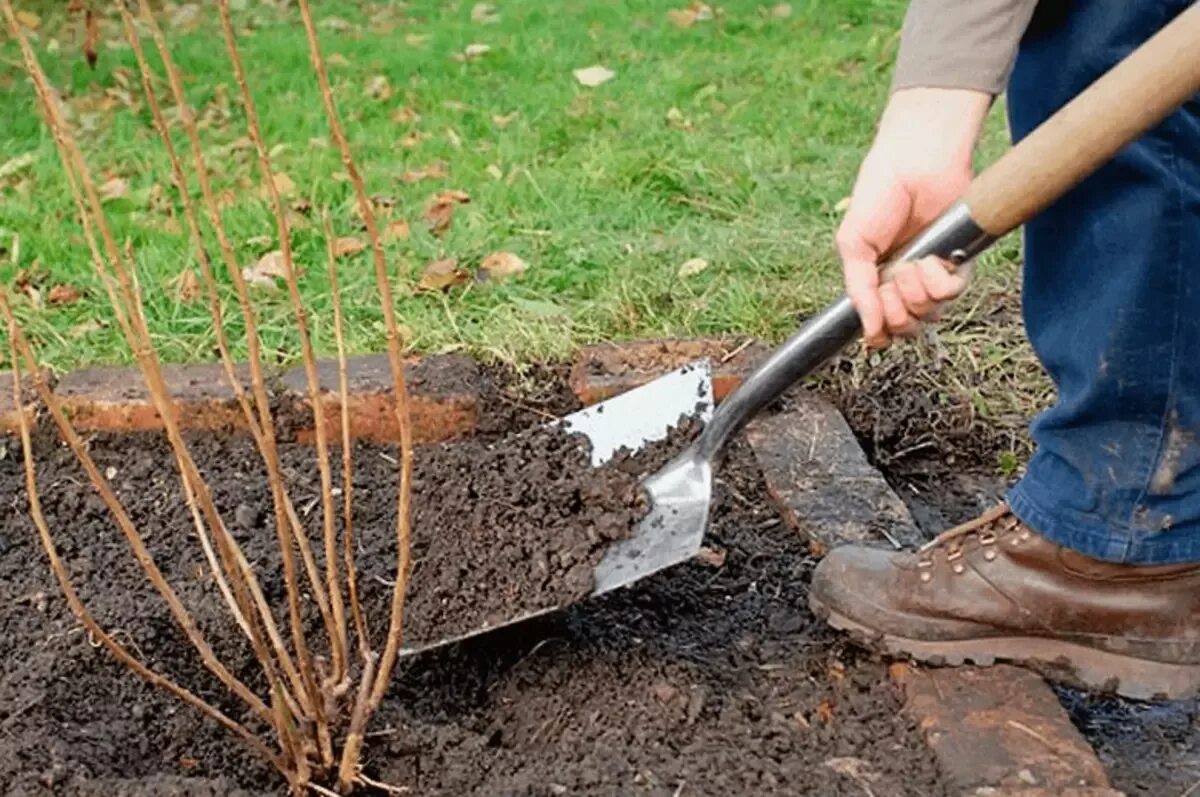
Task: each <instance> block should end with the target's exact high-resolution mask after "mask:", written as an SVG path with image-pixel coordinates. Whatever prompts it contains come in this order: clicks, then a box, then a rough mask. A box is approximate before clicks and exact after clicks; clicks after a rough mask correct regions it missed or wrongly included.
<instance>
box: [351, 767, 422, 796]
mask: <svg viewBox="0 0 1200 797" xmlns="http://www.w3.org/2000/svg"><path fill="white" fill-rule="evenodd" d="M355 780H357V781H359V782H360V783H362V784H363V785H364V786H370V787H371V788H372V789H379V790H380V791H382V792H386V793H388V794H408V793H409V792H410V791H412V789H410V788H408V787H407V786H393V785H392V784H390V783H384V782H382V781H378V780H374V779H372V778H368V777H367V776H366V775H364V774H363V773H361V772H359V773H358V777H357V778H355Z"/></svg>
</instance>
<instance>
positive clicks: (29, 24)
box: [17, 11, 42, 30]
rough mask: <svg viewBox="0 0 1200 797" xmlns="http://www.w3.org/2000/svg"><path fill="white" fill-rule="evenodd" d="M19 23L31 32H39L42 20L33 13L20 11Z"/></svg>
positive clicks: (18, 15) (18, 14)
mask: <svg viewBox="0 0 1200 797" xmlns="http://www.w3.org/2000/svg"><path fill="white" fill-rule="evenodd" d="M17 22H20V23H21V25H22V26H23V27H26V28H29V29H30V30H37V29H38V27H39V26H40V25H41V24H42V18H41V17H39V16H38V15H37V14H35V13H33V12H32V11H18V12H17Z"/></svg>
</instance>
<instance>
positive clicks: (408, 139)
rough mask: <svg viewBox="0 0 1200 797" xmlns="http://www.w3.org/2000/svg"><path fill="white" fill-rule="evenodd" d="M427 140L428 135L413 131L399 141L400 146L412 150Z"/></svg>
mask: <svg viewBox="0 0 1200 797" xmlns="http://www.w3.org/2000/svg"><path fill="white" fill-rule="evenodd" d="M427 138H429V134H428V133H422V132H421V131H420V130H413V131H412V132H411V133H409V134H408V135H406V136H404V137H403V138H401V139H400V146H402V147H404V148H406V149H412V148H413V147H415V146H417V145H418V144H420V143H421V142H422V141H424V140H425V139H427Z"/></svg>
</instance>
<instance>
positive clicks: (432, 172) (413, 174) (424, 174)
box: [396, 161, 450, 183]
mask: <svg viewBox="0 0 1200 797" xmlns="http://www.w3.org/2000/svg"><path fill="white" fill-rule="evenodd" d="M449 174H450V172H449V170H448V169H447V168H446V164H445V163H442V162H441V161H437V162H435V163H431V164H429V165H428V166H425V167H424V168H421V169H412V170H410V171H407V172H404V174H401V175H400V176H399V177H397V178H396V179H397V180H399V181H400V182H402V183H419V182H421V181H422V180H440V179H442V178H443V177H446V176H448V175H449Z"/></svg>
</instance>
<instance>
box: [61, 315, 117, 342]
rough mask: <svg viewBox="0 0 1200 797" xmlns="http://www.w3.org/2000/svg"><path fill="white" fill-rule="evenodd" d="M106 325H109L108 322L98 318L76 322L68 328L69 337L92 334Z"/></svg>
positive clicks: (76, 337)
mask: <svg viewBox="0 0 1200 797" xmlns="http://www.w3.org/2000/svg"><path fill="white" fill-rule="evenodd" d="M106 326H108V324H106V323H105V322H104V321H101V320H100V319H98V318H89V319H87V320H86V321H83V322H81V323H79V324H76V325H75V326H73V327H71V328H70V329H69V330H67V337H69V338H71V339H72V340H75V339H78V338H82V337H84V336H86V335H90V334H92V333H93V332H99V331H100V330H102V329H104V328H105V327H106Z"/></svg>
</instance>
